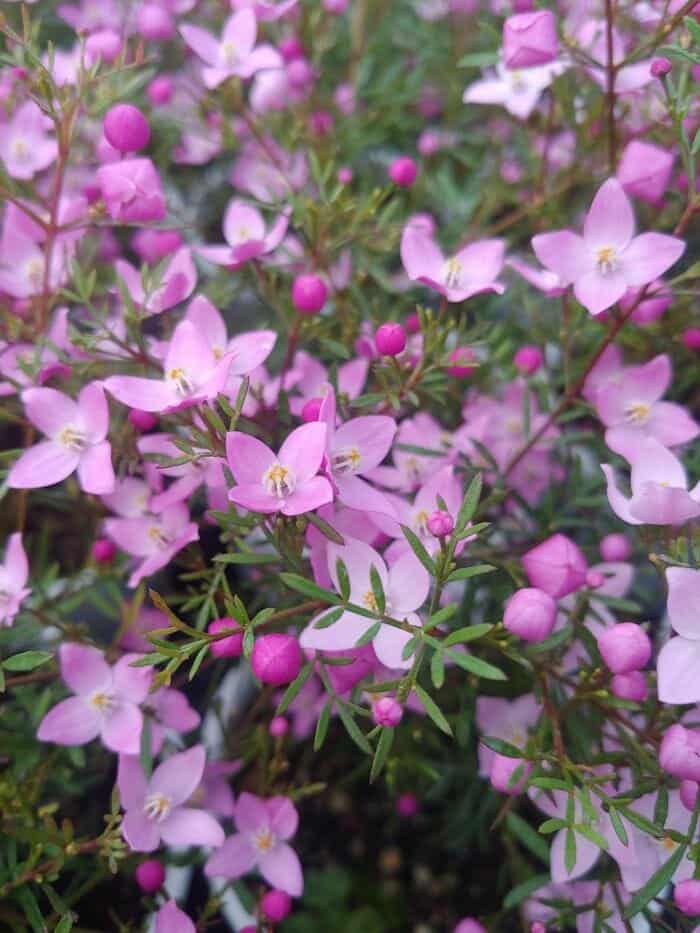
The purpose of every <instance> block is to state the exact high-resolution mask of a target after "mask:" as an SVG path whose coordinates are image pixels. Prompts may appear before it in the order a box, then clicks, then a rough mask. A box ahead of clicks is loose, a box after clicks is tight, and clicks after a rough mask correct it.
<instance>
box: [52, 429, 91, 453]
mask: <svg viewBox="0 0 700 933" xmlns="http://www.w3.org/2000/svg"><path fill="white" fill-rule="evenodd" d="M58 442H59V444H63V446H64V447H67V448H68V450H72V451H73V453H76V454H77V453H80V451H81V450H84V449H85V435H84V434H83V432H82V431H79V430H78V428H74V427H73V426H72V425H70V424H67V425H66V426H65V428H63V430H62V431H61V433H60V434H59V435H58Z"/></svg>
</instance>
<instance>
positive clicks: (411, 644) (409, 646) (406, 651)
mask: <svg viewBox="0 0 700 933" xmlns="http://www.w3.org/2000/svg"><path fill="white" fill-rule="evenodd" d="M417 644H418V636H417V635H414V636H413V638H409V639H408V641H407V642H406V644H405V645H404V646H403V651H402V652H401V657H402V659H403V660H404V661H408V659H409V658H410V657H411V655H412V654H413V652H414V651H415V650H416V646H417Z"/></svg>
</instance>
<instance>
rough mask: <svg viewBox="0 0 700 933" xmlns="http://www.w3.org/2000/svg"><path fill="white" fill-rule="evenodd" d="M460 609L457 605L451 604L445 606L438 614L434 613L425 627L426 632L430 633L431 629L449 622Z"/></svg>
mask: <svg viewBox="0 0 700 933" xmlns="http://www.w3.org/2000/svg"><path fill="white" fill-rule="evenodd" d="M458 609H459V605H458V604H457V603H450V605H449V606H443V607H442V609H438V611H437V612H434V613H433V614H432V615H431V616H430V618H429V619H428V621H427V622H426V623H425V625H424V626H423V631H424V632H429V631H430V630H431V629H434V628H436V627H437V626H438V625H442V624H443V622H447V621H448V620H449V619H451V618H452V616H453V615H454V614H455V613H456V612H457V610H458Z"/></svg>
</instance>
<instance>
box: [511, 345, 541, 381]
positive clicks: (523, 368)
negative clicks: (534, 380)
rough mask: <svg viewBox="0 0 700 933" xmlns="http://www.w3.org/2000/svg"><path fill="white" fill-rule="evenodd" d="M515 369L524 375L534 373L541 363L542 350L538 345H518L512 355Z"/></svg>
mask: <svg viewBox="0 0 700 933" xmlns="http://www.w3.org/2000/svg"><path fill="white" fill-rule="evenodd" d="M513 362H514V363H515V367H516V369H518V370H519V371H520V372H521V373H524V374H525V375H526V376H531V375H532V374H533V373H536V372H537V370H538V369H539V368H540V366H541V365H542V351H541V350H540V348H539V347H534V346H530V345H528V346H525V347H520V349H519V350H518V351H517V352H516V354H515V356H514V357H513Z"/></svg>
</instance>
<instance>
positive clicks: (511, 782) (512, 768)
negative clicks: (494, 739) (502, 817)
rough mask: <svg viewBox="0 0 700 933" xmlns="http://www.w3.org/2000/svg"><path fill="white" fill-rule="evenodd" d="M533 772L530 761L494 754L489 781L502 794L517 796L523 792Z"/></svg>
mask: <svg viewBox="0 0 700 933" xmlns="http://www.w3.org/2000/svg"><path fill="white" fill-rule="evenodd" d="M516 772H517V775H516ZM531 772H532V765H531V764H530V762H529V761H525V760H524V759H523V758H509V757H508V756H506V755H499V754H498V752H494V755H493V758H492V759H491V771H490V773H489V779H490V781H491V784H492V786H493V787H494V788H495V789H496V790H498V791H500V792H501V793H502V794H508V795H509V796H515V795H516V794H520V793H521V792H522V791H523V789H524V787H525V785H526V784H527V779H528V778H529V776H530V773H531Z"/></svg>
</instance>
